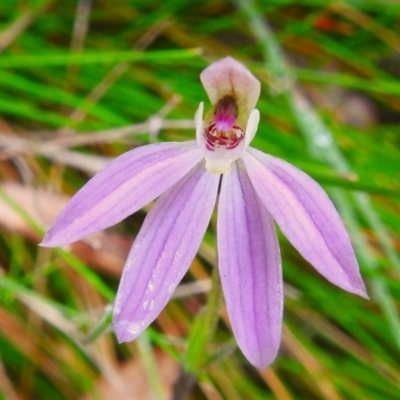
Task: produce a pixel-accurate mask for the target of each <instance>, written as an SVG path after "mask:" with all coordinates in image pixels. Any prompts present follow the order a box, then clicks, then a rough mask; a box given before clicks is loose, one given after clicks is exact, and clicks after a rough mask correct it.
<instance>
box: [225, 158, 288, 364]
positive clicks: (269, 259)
mask: <svg viewBox="0 0 400 400" xmlns="http://www.w3.org/2000/svg"><path fill="white" fill-rule="evenodd" d="M218 204H219V205H218V231H217V234H218V253H219V269H220V275H221V282H222V287H223V291H224V295H225V301H226V306H227V310H228V315H229V318H230V321H231V323H232V329H233V332H234V334H235V337H236V339H237V342H238V345H239V347H240V349H241V350H242V352H243V354H244V355H245V356H246V358H247V359H248V360H249V361H250V362H251V363H252V364H253V365H254V366H256V367H258V368H265V367H266V366H267V365H269V364H270V363H271V362H272V361H273V360H274V359H275V357H276V354H277V352H278V349H279V344H280V338H281V324H282V313H283V289H282V285H283V283H282V272H281V258H280V252H279V244H278V241H277V237H276V234H275V229H274V225H273V221H272V218H271V216H270V215H269V213H268V211H267V210H266V208H265V207H264V205H263V204H262V203H261V201H260V199H259V198H258V195H257V194H256V192H255V191H254V189H253V186H252V184H251V182H250V180H249V177H248V175H247V173H246V171H245V169H244V166H243V163H242V161H238V162H235V163H233V164H232V170H231V173H230V174H225V175H224V176H223V178H222V186H221V193H220V199H219V203H218Z"/></svg>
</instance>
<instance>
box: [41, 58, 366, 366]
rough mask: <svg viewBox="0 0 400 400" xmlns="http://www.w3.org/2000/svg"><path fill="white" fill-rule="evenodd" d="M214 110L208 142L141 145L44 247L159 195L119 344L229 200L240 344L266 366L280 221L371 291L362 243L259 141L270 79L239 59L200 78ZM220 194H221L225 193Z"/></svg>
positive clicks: (117, 310)
mask: <svg viewBox="0 0 400 400" xmlns="http://www.w3.org/2000/svg"><path fill="white" fill-rule="evenodd" d="M200 78H201V81H202V83H203V86H204V88H205V90H206V92H207V94H208V97H209V98H210V101H211V104H212V107H211V109H210V111H209V112H208V113H207V114H206V115H205V118H204V120H203V104H200V107H199V109H198V111H197V113H196V116H195V121H196V135H197V141H189V142H183V143H156V144H150V145H147V146H143V147H139V148H136V149H134V150H131V151H129V152H127V153H125V154H124V155H122V156H120V157H119V158H117V159H116V160H114V161H113V162H111V163H110V164H109V165H108V166H107V167H106V168H104V169H103V170H102V171H100V172H99V173H98V174H97V175H95V176H94V177H93V178H92V179H91V180H90V181H89V182H88V183H87V184H86V185H85V186H84V187H83V188H82V189H81V190H80V191H79V192H78V193H77V194H76V195H75V196H74V197H73V198H72V199H71V201H70V202H69V203H68V205H67V206H66V208H65V209H64V210H63V212H62V213H61V214H60V215H59V216H58V218H57V220H56V221H55V223H54V225H53V226H52V227H51V229H50V230H49V232H48V233H47V235H46V237H45V238H44V240H43V242H42V246H47V247H54V246H62V245H66V244H68V243H71V242H74V241H76V240H78V239H80V238H82V237H83V236H86V235H89V234H91V233H94V232H96V231H98V230H100V229H104V228H107V227H109V226H111V225H114V224H116V223H117V222H119V221H121V220H122V219H124V218H125V217H127V216H128V215H130V214H132V213H134V212H136V211H138V210H139V209H140V208H142V207H143V206H144V205H146V204H147V203H149V202H150V201H152V200H154V199H156V198H157V197H158V200H157V201H156V203H155V204H154V206H153V207H152V209H151V210H150V212H149V213H148V215H147V217H146V219H145V221H144V223H143V226H142V228H141V230H140V232H139V234H138V235H137V237H136V239H135V241H134V243H133V246H132V249H131V250H130V253H129V255H128V258H127V260H126V264H125V266H124V270H123V274H122V278H121V282H120V285H119V289H118V293H117V296H116V300H115V304H114V310H113V326H114V331H115V333H116V335H117V338H118V340H119V342H126V341H130V340H133V339H135V338H136V337H137V336H138V335H140V333H141V332H142V331H143V330H144V329H145V328H146V327H147V326H148V325H150V324H151V323H152V321H154V319H155V318H156V317H157V315H158V314H159V313H160V312H161V310H162V309H163V308H164V306H165V305H166V304H167V302H168V300H169V299H170V297H171V295H172V293H173V292H174V290H175V288H176V287H177V285H178V284H179V282H180V281H181V279H182V277H183V276H184V274H185V273H186V271H187V270H188V268H189V266H190V264H191V262H192V260H193V259H194V257H195V255H196V253H197V251H198V248H199V246H200V243H201V241H202V238H203V236H204V234H205V231H206V229H207V226H208V224H209V221H210V218H211V214H212V212H213V209H214V206H215V203H216V201H217V197H219V198H218V220H217V221H218V222H217V243H218V266H219V273H220V277H221V283H222V289H223V292H224V297H225V302H226V307H227V311H228V315H229V318H230V322H231V325H232V329H233V332H234V335H235V337H236V339H237V342H238V345H239V347H240V349H241V350H242V352H243V353H244V355H245V356H246V357H247V359H248V360H249V361H250V362H251V363H252V364H253V365H254V366H256V367H259V368H264V367H266V366H267V365H268V364H270V363H271V362H272V361H273V360H274V358H275V357H276V354H277V351H278V348H279V343H280V338H281V324H282V310H283V283H282V271H281V257H280V252H279V245H278V241H277V237H276V233H275V229H274V221H275V222H276V223H277V224H278V225H279V226H280V228H281V230H282V232H283V233H284V234H285V235H286V237H287V238H288V240H289V241H290V242H291V243H292V245H293V246H294V247H295V248H296V249H297V250H298V251H299V252H300V253H301V254H302V256H303V257H304V258H305V259H306V260H307V261H308V262H309V263H310V264H312V265H313V266H314V267H315V268H316V269H317V271H318V272H320V273H321V274H322V275H323V276H324V277H325V278H326V279H328V280H329V281H330V282H332V283H333V284H335V285H337V286H339V287H340V288H342V289H344V290H347V291H349V292H352V293H356V294H358V295H361V296H364V297H367V295H366V291H365V287H364V284H363V281H362V278H361V276H360V273H359V268H358V265H357V261H356V258H355V256H354V252H353V249H352V246H351V243H350V239H349V236H348V234H347V233H346V230H345V228H344V226H343V223H342V221H341V219H340V217H339V215H338V213H337V211H336V210H335V207H334V206H333V204H332V202H331V201H330V200H329V198H328V196H327V195H326V194H325V192H324V191H323V190H322V189H321V187H320V186H319V185H318V184H317V183H316V182H315V181H313V180H312V179H311V178H310V177H309V176H307V175H306V174H305V173H303V172H302V171H300V170H298V169H297V168H295V167H294V166H292V165H290V164H288V163H287V162H285V161H282V160H280V159H277V158H275V157H272V156H270V155H267V154H264V153H262V152H261V151H259V150H256V149H254V148H251V147H249V144H250V142H251V140H252V139H253V137H254V134H255V132H256V130H257V127H258V122H259V112H258V110H256V109H255V105H256V102H257V100H258V97H259V94H260V83H259V81H258V80H257V79H256V78H255V77H254V76H253V75H252V74H251V73H250V71H248V70H247V69H246V68H245V67H244V66H243V65H242V64H240V63H239V62H237V61H235V60H234V59H232V58H230V57H227V58H224V59H222V60H220V61H217V62H215V63H213V64H211V65H210V66H209V67H208V68H206V69H205V70H204V71H203V72H202V73H201V75H200ZM219 185H220V192H219V196H218V188H219Z"/></svg>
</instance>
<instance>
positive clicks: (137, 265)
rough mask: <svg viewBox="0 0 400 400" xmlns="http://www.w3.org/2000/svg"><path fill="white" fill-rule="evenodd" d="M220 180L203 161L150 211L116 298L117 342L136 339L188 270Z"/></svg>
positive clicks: (129, 257)
mask: <svg viewBox="0 0 400 400" xmlns="http://www.w3.org/2000/svg"><path fill="white" fill-rule="evenodd" d="M219 178H220V177H219V176H218V175H210V174H209V173H208V172H207V171H206V170H205V168H204V162H203V161H202V162H200V163H199V164H198V165H197V167H195V168H194V169H193V170H192V171H191V172H190V173H188V174H187V175H186V176H185V177H184V178H183V179H182V180H180V181H179V182H178V183H177V184H175V185H174V186H173V187H172V188H170V189H169V190H168V191H167V192H166V193H164V194H163V195H162V196H161V197H160V198H159V199H158V200H157V202H156V204H155V205H154V207H153V208H152V209H151V210H150V212H149V214H148V215H147V217H146V219H145V221H144V223H143V226H142V228H141V230H140V232H139V234H138V236H137V237H136V240H135V242H134V244H133V247H132V249H131V251H130V253H129V256H128V259H127V261H126V264H125V267H124V271H123V274H122V278H121V282H120V286H119V289H118V293H117V297H116V301H115V306H114V330H115V333H116V335H117V338H118V341H119V342H126V341H130V340H133V339H135V338H136V337H137V336H138V335H139V334H140V333H141V332H142V331H143V330H144V329H145V328H146V327H147V326H148V325H149V324H150V323H151V322H152V321H153V320H154V319H155V318H156V317H157V315H158V314H159V313H160V312H161V310H162V309H163V308H164V306H165V305H166V304H167V302H168V300H169V299H170V297H171V295H172V293H173V292H174V290H175V288H176V286H177V285H178V284H179V282H180V281H181V279H182V277H183V276H184V274H185V273H186V271H187V269H188V268H189V266H190V263H191V262H192V260H193V258H194V257H195V255H196V252H197V250H198V248H199V246H200V243H201V241H202V238H203V236H204V233H205V231H206V229H207V226H208V223H209V221H210V218H211V214H212V211H213V208H214V204H215V200H216V196H217V189H218V182H219Z"/></svg>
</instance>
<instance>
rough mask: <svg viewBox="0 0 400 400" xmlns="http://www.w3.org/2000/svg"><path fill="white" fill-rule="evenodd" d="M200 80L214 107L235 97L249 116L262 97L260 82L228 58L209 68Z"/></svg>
mask: <svg viewBox="0 0 400 400" xmlns="http://www.w3.org/2000/svg"><path fill="white" fill-rule="evenodd" d="M200 80H201V82H202V84H203V86H204V89H205V90H206V92H207V94H208V97H209V98H210V101H211V103H212V104H213V105H215V104H216V103H217V102H218V100H220V99H222V97H224V96H226V95H234V96H235V97H236V98H237V100H238V103H239V104H240V105H241V106H243V107H244V108H245V109H246V111H247V113H248V114H249V113H250V112H251V110H253V108H254V107H255V106H256V103H257V100H258V98H259V97H260V82H259V81H258V79H257V78H256V77H255V76H254V75H253V74H252V73H251V72H250V71H249V70H248V69H247V68H246V67H245V66H244V65H243V64H241V63H240V62H238V61H236V60H234V59H233V58H232V57H226V58H223V59H222V60H219V61H216V62H214V63H212V64H211V65H210V66H208V67H207V68H206V69H205V70H204V71H203V72H202V73H201V74H200Z"/></svg>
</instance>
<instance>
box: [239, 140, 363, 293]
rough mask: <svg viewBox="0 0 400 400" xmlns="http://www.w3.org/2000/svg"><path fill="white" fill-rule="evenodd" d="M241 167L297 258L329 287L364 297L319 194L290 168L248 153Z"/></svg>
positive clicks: (329, 207) (340, 230) (346, 242)
mask: <svg viewBox="0 0 400 400" xmlns="http://www.w3.org/2000/svg"><path fill="white" fill-rule="evenodd" d="M243 161H244V164H245V166H246V169H247V172H248V174H249V177H250V180H251V182H252V184H253V186H254V189H255V190H256V192H257V193H258V195H259V197H260V199H261V201H262V202H263V203H264V204H265V206H266V207H267V209H268V210H269V212H270V213H271V214H272V216H273V218H274V219H275V220H276V222H277V223H278V224H279V226H280V228H281V229H282V232H283V233H284V234H285V236H286V237H287V238H288V239H289V241H290V242H291V243H292V245H293V246H294V247H295V248H296V249H297V250H298V251H299V252H300V254H301V255H302V256H303V257H304V258H305V259H306V260H307V261H308V262H310V263H311V264H312V265H313V266H314V267H315V268H316V269H317V270H318V271H319V272H320V273H321V274H322V275H323V276H325V278H326V279H328V280H329V281H330V282H332V283H333V284H335V285H337V286H339V287H341V288H342V289H344V290H347V291H349V292H352V293H356V294H358V295H360V296H364V297H368V296H367V294H366V291H365V287H364V283H363V281H362V278H361V276H360V272H359V268H358V264H357V260H356V258H355V255H354V251H353V248H352V246H351V242H350V238H349V236H348V234H347V232H346V229H345V228H344V225H343V223H342V221H341V219H340V216H339V214H338V212H337V211H336V209H335V207H334V205H333V203H332V202H331V200H330V199H329V197H328V196H327V194H326V193H325V192H324V191H323V189H322V188H321V187H320V186H319V185H318V184H317V183H316V182H315V181H314V180H312V179H311V178H310V177H309V176H308V175H306V174H305V173H304V172H302V171H300V170H299V169H297V168H295V167H294V166H292V165H290V164H288V163H287V162H285V161H282V160H280V159H278V158H275V157H272V156H269V155H267V154H264V153H262V152H260V151H258V150H255V149H253V148H249V150H248V152H247V153H246V154H245V155H244V156H243Z"/></svg>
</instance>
